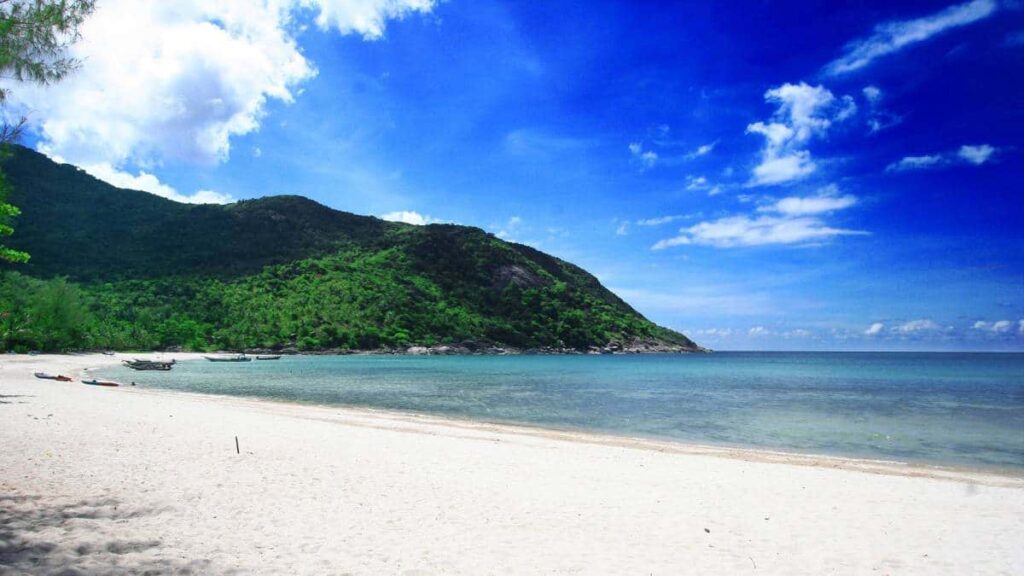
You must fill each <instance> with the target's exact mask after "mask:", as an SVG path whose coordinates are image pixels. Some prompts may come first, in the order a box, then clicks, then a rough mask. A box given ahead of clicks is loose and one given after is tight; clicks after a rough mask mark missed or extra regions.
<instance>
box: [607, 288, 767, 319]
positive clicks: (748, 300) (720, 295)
mask: <svg viewBox="0 0 1024 576" xmlns="http://www.w3.org/2000/svg"><path fill="white" fill-rule="evenodd" d="M611 290H612V292H615V293H616V294H618V295H619V296H620V297H622V298H623V299H624V300H626V301H627V302H629V303H630V304H631V305H633V306H635V307H636V308H638V309H640V310H642V311H646V312H664V313H686V314H690V313H694V312H701V313H713V314H721V315H728V316H748V315H760V314H769V313H772V312H774V308H773V306H772V304H771V299H770V297H769V295H768V294H767V293H764V292H756V291H755V292H750V291H746V290H738V289H737V288H736V287H731V286H687V287H685V288H680V289H678V290H674V291H670V292H658V291H652V290H647V289H635V288H611Z"/></svg>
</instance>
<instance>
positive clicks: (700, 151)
mask: <svg viewBox="0 0 1024 576" xmlns="http://www.w3.org/2000/svg"><path fill="white" fill-rule="evenodd" d="M717 145H718V142H717V141H716V142H711V143H710V144H703V145H701V146H698V147H697V149H696V150H694V151H693V152H690V153H689V154H687V155H686V156H685V158H686V159H687V160H693V159H694V158H700V157H701V156H707V155H708V154H710V153H711V151H712V150H714V149H715V146H717Z"/></svg>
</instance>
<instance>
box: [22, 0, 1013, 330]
mask: <svg viewBox="0 0 1024 576" xmlns="http://www.w3.org/2000/svg"><path fill="white" fill-rule="evenodd" d="M118 1H119V2H123V1H124V0H118ZM108 4H117V2H113V0H111V1H110V2H109V3H108ZM186 4H189V3H183V6H185V5H186ZM200 4H202V3H200ZM212 4H213V3H208V4H205V5H203V7H202V8H196V7H195V6H192V7H191V8H174V9H170V8H166V7H163V8H157V6H159V4H155V3H154V4H147V3H145V2H136V3H132V4H131V11H132V12H134V13H133V14H126V10H127V9H123V10H121V9H119V10H114V8H113V7H107V8H104V4H103V3H101V6H100V9H99V10H98V11H97V14H96V20H97V22H96V23H93V24H92V25H91V26H92V27H87V28H86V29H84V30H83V39H84V44H83V46H81V47H77V48H76V50H79V55H81V56H82V57H83V59H84V60H83V61H84V65H83V68H82V70H81V71H80V72H79V76H80V77H77V78H74V79H71V80H69V81H68V83H67V86H63V85H62V86H55V87H51V88H49V89H46V90H40V91H31V90H28V91H23V96H22V97H23V98H24V99H25V100H26V101H27V102H28V103H29V105H30V106H29V107H30V108H31V109H32V110H33V116H32V118H33V121H34V133H33V136H32V140H31V142H32V143H33V144H34V145H35V146H36V147H38V148H39V149H41V150H43V151H44V152H46V153H48V154H50V155H51V156H54V157H56V158H59V159H62V160H66V161H69V162H72V163H75V164H78V165H81V166H83V167H86V169H87V170H89V171H90V172H92V173H94V174H96V175H98V176H100V177H103V178H105V179H107V180H109V181H111V182H114V183H116V184H119V185H123V186H128V187H136V188H143V189H146V190H149V191H152V192H155V193H160V194H162V195H165V196H171V197H175V198H178V199H193V200H195V199H197V198H198V199H200V200H215V201H224V200H230V199H243V198H250V197H258V196H264V195H269V194H301V195H304V196H308V197H310V198H313V199H315V200H317V201H319V202H322V203H324V204H326V205H328V206H331V207H333V208H337V209H341V210H347V211H351V212H356V213H362V214H373V215H378V216H383V215H388V217H389V218H401V219H404V220H407V221H445V222H456V223H461V224H468V225H473V226H479V227H481V228H484V229H486V230H489V231H491V232H494V233H496V234H498V235H500V236H502V237H504V238H507V239H510V240H514V241H518V242H523V243H527V244H531V245H533V246H536V247H538V248H540V249H542V250H544V251H547V252H549V253H552V254H555V255H557V256H559V257H562V258H565V259H567V260H570V261H572V262H575V263H577V264H579V265H581V266H583V267H585V268H587V269H588V270H590V271H592V272H594V273H595V274H597V275H598V277H599V278H600V279H601V280H602V282H603V283H604V284H605V285H606V286H608V287H610V288H611V289H613V290H614V291H616V292H617V293H618V294H619V295H621V296H623V297H624V298H625V299H626V300H627V301H628V302H630V303H631V304H632V305H633V306H634V307H636V308H637V309H638V310H640V311H641V312H643V313H644V314H645V315H647V316H648V317H649V318H651V319H653V320H655V321H657V322H659V323H661V324H663V325H666V326H669V327H671V328H675V329H678V330H682V331H684V332H685V333H687V334H688V335H690V336H691V337H693V338H694V339H695V340H697V341H698V342H700V343H701V344H704V345H707V346H710V347H713V348H718V349H852V350H918V349H929V350H930V349H935V350H947V349H969V350H1022V349H1024V233H1022V231H1021V230H1022V228H1024V226H1022V224H1024V187H1022V185H1021V179H1022V176H1024V161H1022V160H1024V150H1022V145H1024V142H1022V139H1021V135H1022V134H1024V5H1022V4H1021V3H1019V2H1009V1H1005V0H1004V1H1002V2H998V1H997V0H971V1H967V2H961V3H949V2H856V3H854V2H850V3H839V2H824V1H823V2H800V3H782V2H756V3H755V2H749V3H743V4H742V5H739V4H737V3H706V4H709V5H703V4H704V3H701V4H699V5H689V4H691V3H669V2H665V3H659V2H645V3H642V4H638V3H635V2H588V3H580V2H558V1H549V2H501V1H489V0H478V1H474V2H465V1H460V0H448V1H445V2H439V3H434V2H430V1H429V0H405V1H402V2H393V3H387V2H373V1H371V2H367V3H364V6H370V8H365V7H364V8H358V7H353V6H352V5H350V4H359V3H347V2H344V1H333V2H330V1H326V0H323V1H321V0H317V1H315V2H306V3H304V4H303V7H298V8H296V7H294V6H290V5H288V3H287V2H283V3H282V2H277V3H275V2H267V3H259V2H257V3H254V6H256V8H253V10H252V11H250V12H249V13H246V14H241V15H240V14H237V13H236V12H235V11H232V10H229V9H228V8H224V9H223V11H220V12H218V9H217V8H211V7H210V5H212ZM693 4H697V3H693ZM714 4H720V5H717V6H716V5H714ZM198 5H199V4H196V6H198ZM189 6H191V5H189ZM147 10H148V12H146V11H147ZM175 10H177V11H175ZM360 10H363V11H362V12H360ZM366 10H370V11H369V12H366ZM168 11H169V12H173V13H165V12H168ZM243 11H244V10H243ZM142 12H145V13H144V14H143V13H142ZM129 16H132V17H133V18H134V20H133V21H134V22H136V23H137V24H136V27H137V28H138V29H139V32H138V34H133V33H123V34H122V33H120V32H119V33H118V34H120V35H117V34H115V35H113V36H111V35H103V34H102V32H103V31H104V30H111V29H116V27H117V24H118V19H123V18H127V17H129ZM140 22H141V23H140ZM147 27H148V28H147ZM155 39H160V40H159V42H160V44H159V45H156V44H154V42H157V40H155ZM204 47H209V50H207V49H206V48H204ZM204 50H205V51H204ZM126 54H130V55H131V56H125V55H126ZM144 55H149V56H146V57H145V58H144V57H143V56H144ZM126 58H128V59H129V60H132V59H134V60H132V61H131V62H129V63H127V64H126V63H124V62H125V59H126ZM139 70H145V72H142V73H141V75H142V78H141V79H138V77H137V73H138V71H139ZM126 71H127V73H128V74H129V75H131V76H132V77H134V78H136V80H135V81H128V80H125V79H124V78H122V75H123V74H119V72H121V73H124V72H126ZM113 83H117V84H118V85H117V86H116V87H115V86H112V84H113ZM61 90H63V91H62V92H60V91H61ZM97 94H99V95H100V96H101V98H99V99H97V100H102V99H103V98H106V97H108V96H109V98H110V99H113V100H116V101H117V102H115V103H114V104H112V103H110V102H100V103H96V104H94V106H95V107H96V108H95V110H90V109H89V106H93V104H90V103H91V102H93V99H90V97H89V95H97ZM113 94H117V95H118V96H111V95H113ZM83 102H84V103H85V104H83ZM83 107H84V108H85V110H84V111H83ZM86 112H93V113H90V114H88V115H87V116H88V120H83V119H82V118H83V117H85V116H86ZM197 193H198V196H194V195H195V194H197Z"/></svg>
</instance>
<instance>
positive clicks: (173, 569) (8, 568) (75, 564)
mask: <svg viewBox="0 0 1024 576" xmlns="http://www.w3.org/2000/svg"><path fill="white" fill-rule="evenodd" d="M119 504H120V503H119V502H118V501H117V500H114V499H101V500H83V501H80V502H76V503H74V504H57V505H55V504H50V503H47V502H46V501H45V500H44V499H43V498H41V497H39V496H11V495H0V575H4V576H6V575H14V574H53V575H60V576H72V575H86V574H88V575H93V574H97V575H111V576H114V575H127V574H140V575H141V574H147V575H149V574H153V575H156V574H205V573H209V569H210V566H209V562H207V561H205V560H187V559H182V558H180V556H179V555H177V554H173V555H171V554H169V553H165V551H162V550H161V547H160V546H161V542H160V540H155V539H152V540H150V539H139V540H117V539H108V538H104V534H103V533H104V532H105V530H104V529H103V528H104V526H103V525H104V524H107V523H123V522H125V521H129V520H131V519H133V518H139V517H141V516H148V515H156V514H160V513H161V512H162V511H161V510H129V509H125V508H124V507H123V506H120V505H119ZM172 556H173V557H172Z"/></svg>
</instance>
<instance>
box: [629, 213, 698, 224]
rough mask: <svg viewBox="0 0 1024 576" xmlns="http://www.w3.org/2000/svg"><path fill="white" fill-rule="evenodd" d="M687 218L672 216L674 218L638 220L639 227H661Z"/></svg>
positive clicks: (661, 217) (660, 217)
mask: <svg viewBox="0 0 1024 576" xmlns="http://www.w3.org/2000/svg"><path fill="white" fill-rule="evenodd" d="M683 218H686V216H682V215H675V214H674V215H672V216H659V217H657V218H647V219H646V220H637V221H636V224H637V226H661V225H662V224H668V223H669V222H675V221H676V220H682V219H683Z"/></svg>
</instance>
